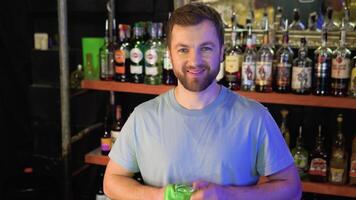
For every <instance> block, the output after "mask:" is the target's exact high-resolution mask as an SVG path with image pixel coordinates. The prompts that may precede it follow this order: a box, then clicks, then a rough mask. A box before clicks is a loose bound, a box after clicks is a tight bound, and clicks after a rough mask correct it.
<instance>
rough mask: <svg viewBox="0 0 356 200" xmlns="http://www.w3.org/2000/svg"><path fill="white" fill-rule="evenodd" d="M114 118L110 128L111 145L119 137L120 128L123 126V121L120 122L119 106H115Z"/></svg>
mask: <svg viewBox="0 0 356 200" xmlns="http://www.w3.org/2000/svg"><path fill="white" fill-rule="evenodd" d="M114 111H115V118H114V120H113V123H112V126H111V131H110V134H111V140H112V143H113V144H114V143H115V141H116V139H117V138H118V137H119V135H120V132H121V129H122V126H123V124H124V123H123V121H122V116H121V113H122V107H121V105H115V110H114Z"/></svg>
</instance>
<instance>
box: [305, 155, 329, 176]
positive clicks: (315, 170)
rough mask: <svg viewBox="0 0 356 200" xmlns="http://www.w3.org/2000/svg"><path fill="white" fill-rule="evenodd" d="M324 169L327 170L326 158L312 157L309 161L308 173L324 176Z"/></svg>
mask: <svg viewBox="0 0 356 200" xmlns="http://www.w3.org/2000/svg"><path fill="white" fill-rule="evenodd" d="M326 170H327V165H326V160H324V159H321V158H314V159H313V160H312V161H311V162H310V169H309V174H311V175H315V176H326Z"/></svg>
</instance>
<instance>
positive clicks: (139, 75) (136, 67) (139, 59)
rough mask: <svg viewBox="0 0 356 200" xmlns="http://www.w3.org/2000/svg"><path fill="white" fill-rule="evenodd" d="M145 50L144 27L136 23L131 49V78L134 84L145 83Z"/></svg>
mask: <svg viewBox="0 0 356 200" xmlns="http://www.w3.org/2000/svg"><path fill="white" fill-rule="evenodd" d="M144 50H145V44H144V40H143V26H142V24H140V23H135V25H134V28H133V40H132V41H131V49H130V76H131V82H133V83H143V79H144V71H143V70H144V68H143V67H144V54H143V52H144Z"/></svg>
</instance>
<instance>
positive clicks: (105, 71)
mask: <svg viewBox="0 0 356 200" xmlns="http://www.w3.org/2000/svg"><path fill="white" fill-rule="evenodd" d="M99 55H100V79H101V80H105V81H110V80H113V77H114V47H113V44H112V43H111V41H109V22H108V20H106V22H105V42H104V45H103V46H102V47H101V48H100V50H99Z"/></svg>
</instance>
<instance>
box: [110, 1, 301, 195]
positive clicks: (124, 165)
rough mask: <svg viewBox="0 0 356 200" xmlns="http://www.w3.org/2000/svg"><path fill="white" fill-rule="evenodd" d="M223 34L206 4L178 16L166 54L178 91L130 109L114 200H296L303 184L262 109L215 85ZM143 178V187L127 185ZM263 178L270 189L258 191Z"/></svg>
mask: <svg viewBox="0 0 356 200" xmlns="http://www.w3.org/2000/svg"><path fill="white" fill-rule="evenodd" d="M223 36H224V30H223V25H222V21H221V18H220V16H219V14H218V13H217V12H216V11H215V10H214V9H212V8H209V7H207V6H205V5H203V4H188V5H185V6H183V7H180V8H178V9H177V10H175V11H174V12H173V14H172V16H171V18H170V20H169V25H168V38H167V41H168V47H169V50H170V55H171V59H172V64H173V69H174V73H175V75H176V76H177V78H178V80H179V82H178V86H177V87H175V88H174V89H172V90H170V91H168V92H167V93H165V94H162V95H160V96H158V97H156V98H155V99H153V100H150V101H148V102H145V103H143V104H141V105H139V106H138V107H136V108H135V110H134V112H133V113H132V114H131V116H130V117H129V119H128V120H127V122H126V124H125V126H124V127H123V129H122V134H121V136H120V137H119V138H118V140H117V141H116V143H115V145H114V147H113V149H112V150H111V152H110V154H109V157H110V161H109V163H108V165H107V169H106V173H105V178H104V191H105V193H106V194H107V195H108V196H109V197H111V198H113V199H125V200H126V199H145V200H147V199H164V191H165V187H166V186H167V185H168V184H178V183H184V184H191V185H192V186H193V188H194V189H195V191H194V192H193V194H192V196H191V199H192V200H198V199H216V200H218V199H219V200H227V199H299V198H300V196H301V187H300V180H299V176H298V173H297V171H296V168H295V166H294V164H293V158H292V157H291V155H290V153H289V151H288V148H287V146H286V144H285V143H284V140H283V138H282V136H281V134H280V132H279V129H278V127H277V126H276V124H275V122H274V121H273V118H272V117H271V116H270V115H269V113H268V111H267V109H266V108H265V107H263V106H262V105H261V104H259V103H257V102H255V101H251V100H248V99H246V98H244V97H241V96H239V95H238V94H235V93H233V92H231V91H229V90H228V89H227V88H225V87H222V86H220V85H218V84H217V83H216V81H215V77H216V75H217V74H218V71H219V63H220V62H221V61H223V54H224V45H223V44H224V38H223ZM139 171H140V172H141V174H142V177H143V180H144V182H145V185H141V184H139V183H138V182H136V181H135V180H133V179H132V178H131V177H132V176H133V173H135V172H139ZM260 176H267V177H268V181H267V183H264V184H259V185H256V184H257V181H258V179H259V177H260Z"/></svg>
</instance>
